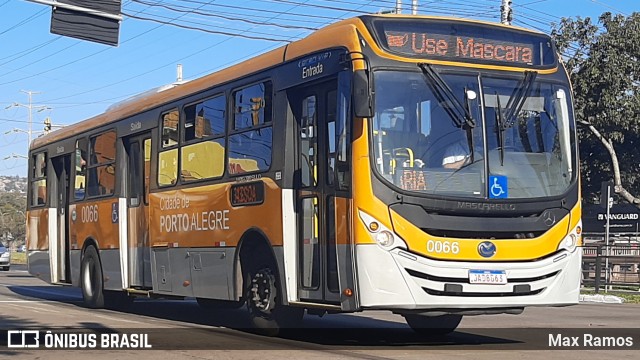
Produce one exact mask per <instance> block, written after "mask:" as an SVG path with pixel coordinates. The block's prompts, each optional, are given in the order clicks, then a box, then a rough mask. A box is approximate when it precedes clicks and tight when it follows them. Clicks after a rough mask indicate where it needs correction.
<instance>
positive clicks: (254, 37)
mask: <svg viewBox="0 0 640 360" xmlns="http://www.w3.org/2000/svg"><path fill="white" fill-rule="evenodd" d="M122 15H124V16H126V17H129V18H132V19H137V20H145V21H152V22H156V23H159V24H163V25H171V26H175V27H179V28H183V29H188V30H197V31H202V32H206V33H210V34H217V35H227V36H233V37H241V38H245V39H251V40H264V41H274V42H291V41H290V40H285V39H276V38H269V37H266V36H253V35H241V34H238V33H232V32H226V31H217V30H209V29H203V28H199V27H195V26H189V25H181V24H176V23H171V22H168V21H163V20H159V19H153V18H147V17H144V16H136V15H132V14H129V13H126V12H124V11H122Z"/></svg>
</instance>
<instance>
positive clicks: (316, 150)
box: [288, 80, 343, 306]
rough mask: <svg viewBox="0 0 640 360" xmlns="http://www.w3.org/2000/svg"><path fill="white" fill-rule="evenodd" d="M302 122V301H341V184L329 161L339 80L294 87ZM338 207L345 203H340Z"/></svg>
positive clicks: (297, 180) (299, 161) (298, 174)
mask: <svg viewBox="0 0 640 360" xmlns="http://www.w3.org/2000/svg"><path fill="white" fill-rule="evenodd" d="M288 97H289V103H290V104H291V109H292V112H293V115H294V118H295V121H296V129H297V139H296V140H297V147H296V149H297V156H296V158H297V160H296V161H297V164H296V176H295V184H296V185H295V187H296V189H297V190H296V213H297V223H298V226H297V227H298V234H297V239H298V240H297V246H296V248H297V271H296V273H297V278H298V279H297V288H298V297H299V299H300V301H304V302H313V303H323V304H329V305H337V306H339V305H340V303H341V301H340V288H341V286H340V284H339V276H338V256H337V244H336V237H337V235H336V228H337V226H338V225H337V224H336V223H337V221H342V220H341V219H343V217H341V216H336V214H337V213H336V207H337V205H336V203H337V202H341V201H340V200H339V201H337V199H336V194H335V190H334V189H335V187H334V184H333V173H332V171H331V170H332V166H331V162H330V161H329V158H330V156H328V154H329V153H330V151H331V150H330V149H331V147H332V145H331V144H332V143H333V140H330V136H329V135H330V133H331V132H332V129H334V127H335V118H336V98H337V82H336V81H335V80H332V81H326V82H323V83H316V84H314V85H306V86H304V87H298V88H294V89H291V90H289V92H288ZM338 207H341V206H340V205H338Z"/></svg>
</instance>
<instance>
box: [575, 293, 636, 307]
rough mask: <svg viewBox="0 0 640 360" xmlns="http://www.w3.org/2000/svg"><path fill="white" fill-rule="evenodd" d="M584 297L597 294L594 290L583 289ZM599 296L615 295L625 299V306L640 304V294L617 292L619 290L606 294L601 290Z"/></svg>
mask: <svg viewBox="0 0 640 360" xmlns="http://www.w3.org/2000/svg"><path fill="white" fill-rule="evenodd" d="M580 293H581V294H583V295H594V294H595V293H596V292H595V291H594V290H590V289H589V290H588V289H582V290H581V291H580ZM598 294H599V295H614V296H617V297H620V298H623V299H624V303H625V304H640V293H638V292H636V293H631V292H627V291H617V290H615V289H614V290H609V291H608V292H604V290H600V292H599V293H598Z"/></svg>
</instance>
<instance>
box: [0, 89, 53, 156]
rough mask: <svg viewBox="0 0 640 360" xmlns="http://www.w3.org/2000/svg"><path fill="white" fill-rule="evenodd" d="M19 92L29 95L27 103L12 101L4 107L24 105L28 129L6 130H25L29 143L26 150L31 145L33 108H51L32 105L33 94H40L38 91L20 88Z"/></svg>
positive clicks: (39, 109) (15, 130) (40, 109)
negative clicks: (27, 112) (27, 111)
mask: <svg viewBox="0 0 640 360" xmlns="http://www.w3.org/2000/svg"><path fill="white" fill-rule="evenodd" d="M20 91H21V92H23V93H25V94H27V95H28V96H29V104H28V105H25V104H20V103H17V102H14V103H13V104H11V105H9V106H7V107H6V108H5V109H10V108H12V107H18V106H19V107H24V108H27V109H28V110H29V122H28V124H29V125H28V126H29V129H28V130H27V131H24V130H22V129H17V128H16V129H13V130H11V131H8V133H10V132H26V133H27V135H28V136H29V143H28V145H27V151H28V150H29V147H30V146H31V139H32V138H33V136H32V134H33V110H34V109H35V110H37V111H38V112H40V111H44V110H50V109H51V108H50V107H48V106H45V105H33V95H34V94H40V92H38V91H25V90H20Z"/></svg>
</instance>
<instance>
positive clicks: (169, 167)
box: [158, 110, 179, 186]
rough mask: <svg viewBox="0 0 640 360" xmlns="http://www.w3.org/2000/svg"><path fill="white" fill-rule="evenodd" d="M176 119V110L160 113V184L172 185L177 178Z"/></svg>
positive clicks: (177, 116) (177, 117)
mask: <svg viewBox="0 0 640 360" xmlns="http://www.w3.org/2000/svg"><path fill="white" fill-rule="evenodd" d="M178 119H179V113H178V110H172V111H169V112H167V113H165V114H163V115H162V151H161V152H160V153H159V154H158V185H160V186H166V185H174V184H175V183H176V182H177V180H178V149H177V147H178ZM165 149H167V150H165Z"/></svg>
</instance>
